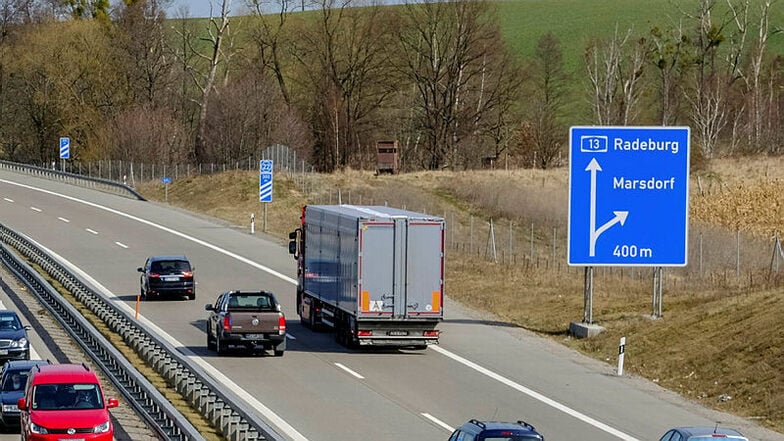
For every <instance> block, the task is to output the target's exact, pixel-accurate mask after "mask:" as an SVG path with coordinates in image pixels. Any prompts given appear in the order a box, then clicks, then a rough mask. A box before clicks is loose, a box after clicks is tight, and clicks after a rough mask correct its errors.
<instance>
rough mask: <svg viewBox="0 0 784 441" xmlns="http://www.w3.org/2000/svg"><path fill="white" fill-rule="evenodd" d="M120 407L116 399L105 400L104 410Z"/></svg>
mask: <svg viewBox="0 0 784 441" xmlns="http://www.w3.org/2000/svg"><path fill="white" fill-rule="evenodd" d="M119 405H120V402H119V401H117V398H109V399H108V400H106V408H107V409H111V408H112V407H117V406H119Z"/></svg>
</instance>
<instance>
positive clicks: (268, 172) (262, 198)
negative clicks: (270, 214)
mask: <svg viewBox="0 0 784 441" xmlns="http://www.w3.org/2000/svg"><path fill="white" fill-rule="evenodd" d="M273 168H274V167H273V163H272V159H262V160H261V161H259V202H264V203H265V204H264V223H263V231H264V232H265V233H266V232H267V204H266V203H269V202H272V171H273Z"/></svg>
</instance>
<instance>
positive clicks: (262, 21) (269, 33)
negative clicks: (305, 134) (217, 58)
mask: <svg viewBox="0 0 784 441" xmlns="http://www.w3.org/2000/svg"><path fill="white" fill-rule="evenodd" d="M250 6H251V8H252V11H253V15H254V17H255V19H256V21H255V22H254V23H258V27H255V28H254V29H252V31H251V36H252V38H253V41H254V42H255V43H256V48H257V50H258V58H259V63H260V64H261V67H262V69H265V70H266V69H268V70H270V71H271V72H272V73H273V75H274V76H275V79H276V80H277V82H278V87H279V88H280V93H281V94H282V95H283V99H284V101H285V102H286V104H287V105H288V104H291V98H290V97H289V91H288V86H287V84H286V78H285V76H284V75H283V61H282V54H281V50H282V46H283V45H284V43H285V41H286V40H285V39H284V38H283V37H284V29H285V25H286V21H287V19H288V16H289V14H290V13H291V2H290V1H289V0H251V1H250ZM267 7H271V8H272V9H274V10H275V11H276V13H275V14H274V15H272V14H268V13H267V12H266V11H265V9H266V8H267Z"/></svg>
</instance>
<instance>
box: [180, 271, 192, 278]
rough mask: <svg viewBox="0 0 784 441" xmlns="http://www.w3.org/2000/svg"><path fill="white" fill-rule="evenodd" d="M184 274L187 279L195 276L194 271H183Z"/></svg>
mask: <svg viewBox="0 0 784 441" xmlns="http://www.w3.org/2000/svg"><path fill="white" fill-rule="evenodd" d="M182 276H183V277H185V278H186V279H190V278H191V277H193V271H183V272H182Z"/></svg>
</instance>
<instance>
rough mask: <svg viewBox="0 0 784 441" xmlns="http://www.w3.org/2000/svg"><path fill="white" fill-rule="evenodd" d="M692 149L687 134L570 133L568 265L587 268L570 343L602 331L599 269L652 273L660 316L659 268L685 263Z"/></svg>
mask: <svg viewBox="0 0 784 441" xmlns="http://www.w3.org/2000/svg"><path fill="white" fill-rule="evenodd" d="M689 146H690V129H689V127H660V126H652V127H627V126H619V127H600V126H585V127H580V126H577V127H572V128H571V129H570V131H569V229H568V231H569V233H568V241H567V247H568V251H567V255H568V265H570V266H583V267H585V286H584V290H583V296H584V302H583V304H584V313H583V321H582V323H572V324H570V326H569V331H570V333H571V334H572V335H575V336H577V337H591V336H594V335H596V334H598V333H599V332H601V331H602V330H603V328H601V327H600V326H595V325H594V324H593V315H592V311H591V310H590V309H591V308H592V307H593V274H594V272H593V267H594V266H646V267H653V268H654V273H653V274H654V290H653V291H654V292H653V296H654V300H653V305H654V310H653V314H652V316H653V317H654V318H658V317H659V316H661V290H662V278H663V275H662V271H661V267H664V266H685V265H686V263H687V256H688V252H687V242H688V188H689V150H690V148H689ZM656 268H658V270H656Z"/></svg>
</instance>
